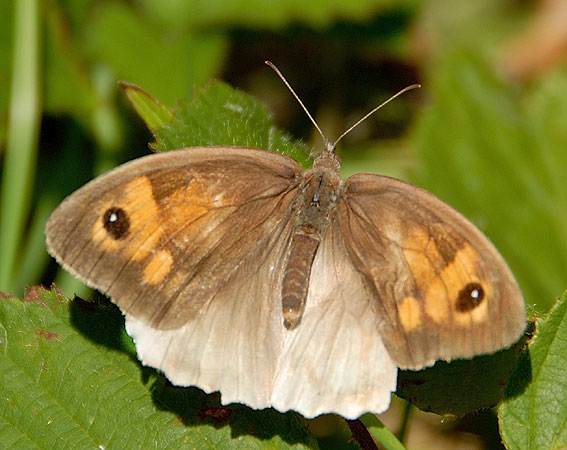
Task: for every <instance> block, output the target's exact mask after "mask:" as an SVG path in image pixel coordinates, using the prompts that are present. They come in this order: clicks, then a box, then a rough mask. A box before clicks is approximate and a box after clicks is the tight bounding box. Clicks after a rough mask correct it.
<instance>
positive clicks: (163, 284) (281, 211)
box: [46, 147, 301, 329]
mask: <svg viewBox="0 0 567 450" xmlns="http://www.w3.org/2000/svg"><path fill="white" fill-rule="evenodd" d="M300 170H301V169H300V167H299V166H298V165H297V163H295V161H293V160H291V159H290V158H286V157H283V156H280V155H277V154H273V153H270V152H266V151H260V150H252V149H238V148H230V147H217V148H204V147H196V148H191V149H185V150H177V151H170V152H166V153H160V154H155V155H150V156H147V157H144V158H140V159H137V160H135V161H132V162H130V163H127V164H124V165H122V166H120V167H119V168H117V169H114V170H112V171H110V172H108V173H106V174H104V175H103V176H100V177H98V178H96V179H95V180H93V181H91V182H90V183H88V184H87V185H85V186H84V187H83V188H81V189H79V190H78V191H77V192H75V193H74V194H72V195H71V196H69V197H68V198H67V199H66V200H65V201H64V202H63V203H62V204H61V205H60V206H59V207H58V208H57V209H56V210H55V211H54V213H53V214H52V215H51V217H50V219H49V221H48V224H47V227H46V235H47V247H48V250H49V252H50V253H51V254H52V255H53V256H55V258H56V259H57V260H58V262H59V263H61V264H62V265H63V267H64V268H65V269H67V270H68V271H70V272H71V273H72V274H74V275H75V276H77V277H78V278H80V279H81V280H83V281H85V282H86V283H87V284H88V285H90V286H92V287H95V288H97V289H99V290H100V291H101V292H103V293H106V294H107V295H109V296H111V297H112V299H113V301H114V302H115V303H116V304H118V306H119V307H120V308H121V309H122V311H123V312H125V313H127V314H130V315H132V316H133V317H136V318H137V319H141V320H143V321H145V322H147V323H150V324H151V325H152V326H153V327H156V328H162V329H168V328H177V327H179V326H181V325H183V324H185V323H186V322H187V321H188V320H190V319H191V318H192V317H194V316H195V315H196V314H202V311H203V308H205V307H206V305H207V303H208V302H209V301H210V300H211V299H212V298H213V297H214V296H215V295H216V294H217V293H218V292H219V291H220V290H223V289H224V285H225V284H226V282H227V280H228V279H230V277H231V276H232V275H233V274H234V273H235V272H236V271H237V270H238V269H239V267H240V265H241V264H242V263H243V261H245V260H246V259H247V258H250V255H252V254H255V252H256V251H257V249H258V248H260V249H263V248H264V245H265V242H266V241H267V240H268V238H269V236H270V235H271V234H273V233H277V232H278V230H281V229H282V226H283V225H282V224H285V223H286V221H287V220H289V217H290V215H291V211H290V210H291V208H290V205H291V202H292V201H293V198H294V196H295V195H296V193H295V190H296V189H295V187H296V186H295V180H296V176H297V174H298V173H299V172H300ZM236 301H237V302H238V299H236Z"/></svg>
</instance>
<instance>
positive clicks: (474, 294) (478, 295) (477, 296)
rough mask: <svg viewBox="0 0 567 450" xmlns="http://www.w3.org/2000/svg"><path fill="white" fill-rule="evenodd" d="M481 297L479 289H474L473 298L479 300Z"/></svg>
mask: <svg viewBox="0 0 567 450" xmlns="http://www.w3.org/2000/svg"><path fill="white" fill-rule="evenodd" d="M479 297H480V292H479V291H478V289H473V290H472V291H471V298H479Z"/></svg>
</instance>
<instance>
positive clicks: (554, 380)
mask: <svg viewBox="0 0 567 450" xmlns="http://www.w3.org/2000/svg"><path fill="white" fill-rule="evenodd" d="M530 378H531V383H529V385H527V386H526V382H525V380H529V379H530ZM512 381H513V383H512V382H511V383H510V388H509V389H508V392H507V394H508V396H509V397H510V398H509V399H508V400H506V401H505V402H504V403H503V404H502V406H501V407H500V409H499V414H498V415H499V418H500V430H501V434H502V438H503V440H504V443H505V444H506V447H507V448H509V449H522V450H531V449H534V450H535V449H543V448H545V449H548V450H554V449H564V448H567V395H566V392H567V294H564V295H563V298H562V299H561V300H559V301H558V302H557V303H556V305H555V307H554V308H553V309H552V311H551V312H550V313H549V316H548V317H547V318H546V319H545V320H544V321H541V322H540V323H538V326H537V332H536V334H535V337H534V338H533V341H532V342H531V343H530V346H529V353H528V352H526V353H525V354H524V355H523V357H522V360H521V361H520V364H519V366H518V369H517V371H516V373H515V376H514V378H513V379H512ZM522 390H523V391H522Z"/></svg>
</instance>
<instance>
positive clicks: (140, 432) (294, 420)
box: [0, 288, 317, 449]
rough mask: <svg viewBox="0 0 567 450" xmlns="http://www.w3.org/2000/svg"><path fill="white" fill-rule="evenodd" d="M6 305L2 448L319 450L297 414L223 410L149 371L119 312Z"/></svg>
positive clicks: (58, 299)
mask: <svg viewBox="0 0 567 450" xmlns="http://www.w3.org/2000/svg"><path fill="white" fill-rule="evenodd" d="M26 299H27V301H21V300H18V299H8V300H0V442H1V443H2V448H11V449H16V448H21V449H28V448H75V449H83V448H85V449H87V448H88V449H92V448H108V449H110V448H124V449H128V448H132V449H134V448H144V449H151V448H155V449H157V448H159V449H162V448H163V449H166V448H221V449H222V448H235V447H238V448H244V447H245V448H251V449H287V448H290V447H292V446H293V448H295V449H302V448H307V447H309V448H317V444H316V442H315V440H314V438H313V437H311V435H310V434H309V433H308V431H307V430H306V429H305V427H304V426H303V424H302V422H301V419H300V417H299V416H298V415H297V414H295V413H287V414H280V413H278V412H276V411H274V410H264V411H254V410H251V409H249V408H246V407H244V406H240V405H231V406H230V407H222V406H221V405H220V404H219V402H218V399H217V396H215V395H214V394H213V395H206V394H204V393H203V392H202V391H201V390H199V389H196V388H177V387H173V386H171V385H170V384H169V383H167V382H166V381H165V379H164V378H163V377H162V376H160V375H158V374H157V373H156V372H155V371H154V370H152V369H148V368H142V367H140V365H139V363H138V361H137V360H136V357H135V353H134V348H133V345H132V342H131V340H130V338H129V337H128V336H127V335H126V333H125V331H124V323H123V322H124V321H123V318H122V315H121V314H120V312H119V311H118V309H117V308H116V307H114V306H113V305H111V304H110V303H108V302H107V303H106V304H96V303H91V302H85V301H81V300H75V301H73V302H71V301H69V300H68V299H67V298H65V297H64V296H62V295H60V294H58V293H57V292H56V291H54V290H52V291H51V292H49V291H45V290H43V289H40V288H36V289H33V290H31V291H29V292H28V295H27V296H26Z"/></svg>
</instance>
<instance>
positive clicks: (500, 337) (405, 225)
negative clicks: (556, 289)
mask: <svg viewBox="0 0 567 450" xmlns="http://www.w3.org/2000/svg"><path fill="white" fill-rule="evenodd" d="M339 223H340V228H341V231H342V233H343V236H344V238H345V241H346V247H347V249H348V254H349V256H350V259H351V261H352V262H353V264H354V266H355V267H356V269H357V270H358V271H359V272H360V273H361V274H362V275H363V276H364V280H365V284H366V287H367V290H368V292H369V293H370V295H371V296H372V299H373V309H374V314H375V316H376V320H377V322H378V326H379V328H380V329H381V335H382V338H383V340H384V343H385V345H386V348H387V349H388V352H389V353H390V355H391V357H392V358H393V360H394V361H395V362H396V364H397V365H398V366H399V367H401V368H409V369H420V368H422V367H425V366H429V365H432V364H433V363H434V362H435V361H436V360H438V359H443V360H451V359H455V358H470V357H473V356H475V355H478V354H483V353H491V352H494V351H496V350H499V349H501V348H504V347H507V346H510V345H511V344H512V343H514V342H515V341H516V340H517V339H519V337H520V335H521V334H522V332H523V330H524V328H525V324H526V320H525V306H524V301H523V298H522V294H521V292H520V289H519V287H518V285H517V283H516V281H515V280H514V277H513V275H512V274H511V272H510V270H509V269H508V267H507V265H506V263H505V262H504V260H503V259H502V257H501V256H500V254H499V253H498V251H497V250H496V249H495V248H494V246H493V245H492V244H491V243H490V242H489V240H488V239H487V238H486V237H485V236H484V235H483V234H482V233H481V232H480V231H479V230H478V229H477V228H476V227H475V226H474V225H472V224H471V223H470V222H469V221H468V220H467V219H466V218H464V217H463V216H462V215H460V214H459V213H458V212H456V211H455V210H453V209H452V208H450V207H449V206H448V205H446V204H445V203H443V202H442V201H441V200H439V199H438V198H437V197H435V196H434V195H432V194H430V193H428V192H426V191H424V190H421V189H419V188H417V187H415V186H412V185H409V184H407V183H405V182H403V181H400V180H396V179H392V178H389V177H384V176H378V175H367V174H358V175H354V176H352V177H350V178H349V179H348V180H347V181H346V185H345V194H344V197H343V199H342V200H341V202H340V204H339Z"/></svg>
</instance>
